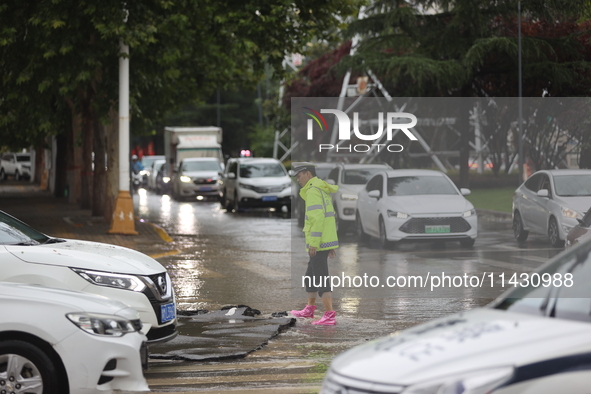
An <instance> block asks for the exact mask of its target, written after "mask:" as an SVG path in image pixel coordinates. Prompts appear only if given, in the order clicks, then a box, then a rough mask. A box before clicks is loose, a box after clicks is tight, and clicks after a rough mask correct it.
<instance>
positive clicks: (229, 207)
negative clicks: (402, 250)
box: [224, 192, 234, 212]
mask: <svg viewBox="0 0 591 394" xmlns="http://www.w3.org/2000/svg"><path fill="white" fill-rule="evenodd" d="M224 201H225V205H226V211H228V212H232V210H233V209H234V203H233V202H232V201H230V198H228V195H227V194H226V193H225V192H224Z"/></svg>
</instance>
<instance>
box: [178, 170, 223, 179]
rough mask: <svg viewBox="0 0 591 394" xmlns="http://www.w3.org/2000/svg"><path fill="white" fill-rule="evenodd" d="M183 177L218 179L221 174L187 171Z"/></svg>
mask: <svg viewBox="0 0 591 394" xmlns="http://www.w3.org/2000/svg"><path fill="white" fill-rule="evenodd" d="M183 175H186V176H190V177H191V178H217V177H218V176H219V172H217V171H186V172H183Z"/></svg>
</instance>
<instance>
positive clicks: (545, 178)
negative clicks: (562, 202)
mask: <svg viewBox="0 0 591 394" xmlns="http://www.w3.org/2000/svg"><path fill="white" fill-rule="evenodd" d="M540 190H548V196H551V195H552V187H551V186H550V178H548V176H547V175H543V176H542V183H541V184H540Z"/></svg>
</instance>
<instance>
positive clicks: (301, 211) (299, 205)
mask: <svg viewBox="0 0 591 394" xmlns="http://www.w3.org/2000/svg"><path fill="white" fill-rule="evenodd" d="M294 209H295V211H296V218H297V220H298V226H300V227H303V226H304V222H305V221H306V204H305V203H304V200H302V199H301V198H300V197H299V196H298V199H297V202H296V204H295V208H294Z"/></svg>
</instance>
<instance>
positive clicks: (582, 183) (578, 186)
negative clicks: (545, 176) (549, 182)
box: [554, 174, 591, 197]
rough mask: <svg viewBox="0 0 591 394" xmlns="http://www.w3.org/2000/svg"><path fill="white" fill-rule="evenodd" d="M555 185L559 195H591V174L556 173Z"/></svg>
mask: <svg viewBox="0 0 591 394" xmlns="http://www.w3.org/2000/svg"><path fill="white" fill-rule="evenodd" d="M554 187H555V189H556V195H557V196H562V197H572V196H591V175H587V174H577V175H554Z"/></svg>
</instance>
